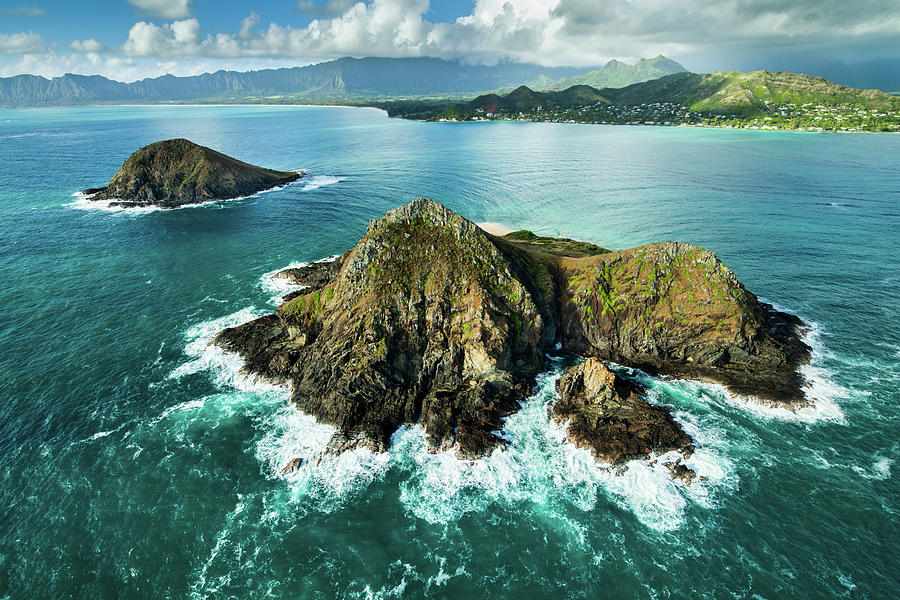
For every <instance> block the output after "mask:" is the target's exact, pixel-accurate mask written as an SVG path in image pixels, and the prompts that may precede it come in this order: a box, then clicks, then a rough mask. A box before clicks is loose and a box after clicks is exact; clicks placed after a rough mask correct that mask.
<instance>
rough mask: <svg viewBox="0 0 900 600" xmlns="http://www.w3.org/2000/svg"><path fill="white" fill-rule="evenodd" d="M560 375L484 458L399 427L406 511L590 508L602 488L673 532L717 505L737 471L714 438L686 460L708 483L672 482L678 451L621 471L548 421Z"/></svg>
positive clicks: (443, 517)
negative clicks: (465, 455) (463, 455)
mask: <svg viewBox="0 0 900 600" xmlns="http://www.w3.org/2000/svg"><path fill="white" fill-rule="evenodd" d="M558 378H559V374H558V373H554V374H545V375H543V376H542V377H541V378H540V386H539V389H538V392H537V393H536V394H535V395H534V396H533V397H531V398H529V399H528V400H527V401H526V403H525V404H524V406H523V407H522V409H521V410H520V411H518V412H517V413H515V414H514V415H512V416H511V417H509V418H508V419H507V421H506V423H505V427H504V431H503V435H504V437H505V438H506V439H508V440H509V441H510V443H509V445H508V446H507V447H506V448H505V449H497V450H495V451H494V452H493V453H492V454H491V455H490V456H488V457H487V458H484V459H482V460H476V461H465V460H459V459H457V458H456V456H455V455H454V454H453V452H452V451H446V452H437V453H429V452H428V451H427V450H426V441H425V435H424V433H423V432H422V430H421V429H420V428H418V427H412V428H403V429H401V430H399V431H398V432H397V434H395V436H394V438H393V440H392V444H391V448H390V451H389V453H390V454H391V457H392V461H393V462H394V463H395V464H397V465H398V466H399V467H400V468H402V469H404V470H405V471H407V472H408V479H407V480H406V481H404V482H403V483H402V484H401V500H402V501H403V503H404V505H405V506H406V508H407V510H409V511H410V512H411V513H413V514H415V515H416V516H417V517H419V518H422V519H425V520H428V521H432V522H446V521H448V520H453V519H456V518H458V517H459V516H461V515H462V514H465V513H467V512H469V511H473V510H479V509H481V508H483V507H484V506H485V505H486V504H488V503H490V502H504V503H509V502H520V501H531V502H534V503H537V504H541V505H546V504H547V503H548V501H549V500H550V499H551V498H557V499H563V500H564V501H565V502H568V503H571V504H573V505H574V506H576V507H578V508H579V509H581V510H584V511H590V510H592V509H594V507H595V506H596V503H597V499H598V495H599V494H601V493H605V494H606V495H607V496H608V497H609V498H610V499H611V500H612V501H613V502H615V503H616V504H619V505H620V506H622V507H623V508H625V509H626V510H630V511H631V512H633V513H634V514H635V516H636V517H637V518H638V519H639V520H640V521H641V522H642V523H644V524H645V525H647V526H649V527H652V528H654V529H658V530H669V529H674V528H677V527H678V526H680V525H681V523H682V522H683V518H684V511H685V510H686V507H687V506H688V504H690V503H691V502H694V503H698V504H700V505H702V506H711V505H712V502H711V499H710V492H709V488H710V486H715V485H719V484H721V483H728V482H733V480H734V475H733V474H732V471H733V469H732V468H731V465H730V463H728V462H727V461H724V460H723V459H722V458H721V457H720V456H719V454H718V451H717V450H716V444H715V443H713V440H706V443H705V445H704V446H703V447H702V448H700V449H698V451H697V452H695V454H694V455H693V456H692V457H691V458H690V459H688V460H686V461H684V462H685V464H687V465H688V466H689V467H690V468H692V469H694V470H695V471H696V472H697V474H698V475H700V476H702V477H703V478H704V480H705V481H699V480H695V482H694V484H693V485H691V486H685V485H684V484H683V483H682V482H680V481H677V480H673V479H672V478H671V476H670V474H669V471H668V469H667V468H666V467H665V465H664V464H663V463H664V462H666V461H667V460H675V459H676V458H683V457H681V455H680V454H678V453H676V452H672V453H667V454H665V455H662V456H659V457H653V458H656V459H657V460H656V461H655V462H653V461H646V460H634V461H630V462H628V463H627V464H626V465H625V468H624V469H620V468H610V467H609V466H607V465H602V464H598V463H597V462H596V461H595V460H594V458H593V456H592V455H591V453H590V452H589V451H587V450H584V449H580V448H577V447H575V446H574V445H572V444H569V443H567V442H566V441H565V429H564V427H562V426H561V425H558V424H556V423H554V422H553V421H551V420H550V419H549V418H548V415H547V406H548V402H549V401H551V399H552V397H553V395H554V393H555V386H556V381H557V380H558ZM686 428H687V427H686ZM694 429H696V425H695V426H694ZM694 433H695V434H696V432H694ZM700 437H701V438H703V436H700Z"/></svg>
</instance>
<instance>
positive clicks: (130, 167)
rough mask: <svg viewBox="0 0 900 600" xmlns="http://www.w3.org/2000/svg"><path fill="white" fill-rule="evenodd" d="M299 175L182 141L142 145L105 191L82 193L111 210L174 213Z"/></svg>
mask: <svg viewBox="0 0 900 600" xmlns="http://www.w3.org/2000/svg"><path fill="white" fill-rule="evenodd" d="M301 176H302V174H301V173H296V172H289V171H274V170H272V169H265V168H263V167H257V166H255V165H251V164H248V163H245V162H241V161H239V160H237V159H236V158H232V157H230V156H226V155H224V154H222V153H220V152H216V151H215V150H212V149H211V148H207V147H205V146H200V145H198V144H195V143H193V142H191V141H188V140H185V139H173V140H165V141H162V142H156V143H154V144H150V145H149V146H144V147H143V148H141V149H140V150H138V151H137V152H135V153H134V154H132V155H131V156H129V157H128V159H127V160H126V161H125V163H124V164H123V165H122V168H121V169H119V171H118V172H117V173H116V174H115V175H114V176H113V178H112V179H110V181H109V185H108V186H107V187H104V188H91V189H88V190H85V191H84V193H85V194H88V196H89V199H90V200H112V201H114V202H112V203H111V204H112V205H116V206H159V207H161V208H176V207H178V206H182V205H185V204H197V203H199V202H208V201H212V200H228V199H230V198H238V197H240V196H248V195H250V194H255V193H257V192H261V191H263V190H267V189H270V188H273V187H277V186H279V185H284V184H287V183H290V182H292V181H294V180H296V179H299V178H300V177H301Z"/></svg>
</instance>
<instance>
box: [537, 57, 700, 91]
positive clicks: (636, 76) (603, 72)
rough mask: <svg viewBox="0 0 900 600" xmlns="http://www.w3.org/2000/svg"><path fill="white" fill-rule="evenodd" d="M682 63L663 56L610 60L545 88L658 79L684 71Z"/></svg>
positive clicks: (614, 85)
mask: <svg viewBox="0 0 900 600" xmlns="http://www.w3.org/2000/svg"><path fill="white" fill-rule="evenodd" d="M686 71H687V69H685V68H684V67H683V66H682V65H680V64H679V63H677V62H675V61H674V60H672V59H669V58H666V57H665V56H662V55H660V56H657V57H656V58H642V59H641V60H640V61H638V62H637V63H636V64H634V65H629V64H628V63H624V62H621V61H618V60H611V61H609V62H608V63H606V65H605V66H604V67H603V68H602V69H598V70H596V71H591V72H589V73H584V74H583V75H576V76H575V77H568V78H566V79H560V80H559V81H556V82H554V83H552V84H551V85H549V86H546V88H541V89H554V90H564V89H566V88H570V87H572V86H573V85H589V86H591V87H595V88H598V89H599V88H621V87H625V86H628V85H632V84H634V83H641V82H643V81H650V80H651V79H659V78H660V77H665V76H666V75H672V74H674V73H684V72H686Z"/></svg>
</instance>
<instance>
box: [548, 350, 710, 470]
mask: <svg viewBox="0 0 900 600" xmlns="http://www.w3.org/2000/svg"><path fill="white" fill-rule="evenodd" d="M557 388H558V390H559V399H558V400H557V401H556V402H555V403H554V404H553V406H552V407H551V409H550V412H551V414H552V416H553V418H554V419H555V420H556V421H558V422H560V423H563V424H565V425H566V429H567V437H568V439H569V441H570V442H572V443H574V444H575V445H576V446H579V447H581V448H588V449H590V450H591V452H592V453H593V455H594V457H595V458H596V459H597V460H600V461H603V462H607V463H610V464H617V463H622V462H624V461H627V460H630V459H632V458H644V457H647V456H649V455H650V454H651V453H657V454H662V453H665V452H668V451H670V450H679V451H681V452H683V453H684V454H685V455H687V456H690V454H691V453H693V451H694V445H693V441H692V440H691V437H690V436H689V435H688V434H686V433H685V432H684V430H683V429H682V428H681V426H680V425H679V424H678V423H677V422H676V421H675V419H673V418H672V415H671V414H670V413H669V411H668V410H667V409H666V408H664V407H662V406H654V405H652V404H650V403H648V402H647V401H646V400H644V398H643V393H644V392H643V390H642V389H641V388H640V387H639V386H638V385H636V384H634V383H631V382H630V381H626V380H624V379H622V378H621V377H619V376H617V375H616V374H615V373H613V372H612V371H610V370H609V369H608V368H606V366H605V365H604V364H603V363H602V362H600V361H599V360H597V359H596V358H588V359H587V360H586V361H585V362H583V363H581V364H579V365H577V366H575V367H572V368H571V369H569V370H568V371H567V372H566V374H565V375H564V376H563V377H562V378H560V380H559V383H558V384H557Z"/></svg>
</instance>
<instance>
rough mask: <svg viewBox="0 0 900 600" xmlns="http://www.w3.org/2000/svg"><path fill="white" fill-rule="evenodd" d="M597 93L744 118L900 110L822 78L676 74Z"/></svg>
mask: <svg viewBox="0 0 900 600" xmlns="http://www.w3.org/2000/svg"><path fill="white" fill-rule="evenodd" d="M601 93H602V94H603V95H604V96H606V97H607V98H609V100H610V101H611V102H613V103H614V104H619V105H635V104H643V103H649V102H671V103H674V104H682V105H684V106H686V107H688V108H689V109H690V110H693V111H699V112H709V113H717V114H729V115H739V116H748V117H749V116H758V115H761V114H764V113H766V112H767V110H768V109H767V106H768V105H767V103H768V104H779V105H780V104H797V105H803V104H807V103H813V104H824V105H826V106H855V107H859V108H867V109H884V110H896V109H898V108H900V98H898V97H896V96H892V95H891V94H887V93H885V92H881V91H879V90H858V89H855V88H850V87H847V86H844V85H838V84H835V83H832V82H830V81H828V80H826V79H823V78H822V77H814V76H812V75H804V74H802V73H788V72H781V73H770V72H768V71H753V72H751V73H739V72H736V71H717V72H715V73H709V74H705V75H701V74H697V73H678V74H675V75H669V76H667V77H663V78H661V79H656V80H654V81H648V82H645V83H639V84H635V85H630V86H628V87H625V88H622V89H605V90H602V92H601Z"/></svg>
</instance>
